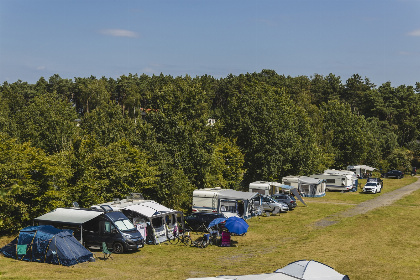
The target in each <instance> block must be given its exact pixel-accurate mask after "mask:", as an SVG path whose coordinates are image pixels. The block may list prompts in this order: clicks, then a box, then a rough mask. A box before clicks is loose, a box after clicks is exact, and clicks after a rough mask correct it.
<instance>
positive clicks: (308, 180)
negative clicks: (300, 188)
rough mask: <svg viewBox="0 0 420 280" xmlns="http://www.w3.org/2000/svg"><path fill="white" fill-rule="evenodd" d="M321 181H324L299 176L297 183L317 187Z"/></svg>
mask: <svg viewBox="0 0 420 280" xmlns="http://www.w3.org/2000/svg"><path fill="white" fill-rule="evenodd" d="M322 181H324V179H315V178H311V177H306V176H300V177H299V182H300V183H303V184H308V185H318V184H319V183H321V182H322Z"/></svg>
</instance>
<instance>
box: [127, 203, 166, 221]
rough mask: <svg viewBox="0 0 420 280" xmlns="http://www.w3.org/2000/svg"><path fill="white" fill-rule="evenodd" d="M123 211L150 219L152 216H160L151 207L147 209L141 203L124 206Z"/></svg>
mask: <svg viewBox="0 0 420 280" xmlns="http://www.w3.org/2000/svg"><path fill="white" fill-rule="evenodd" d="M123 209H124V210H130V211H133V212H136V213H138V214H141V215H143V216H146V217H149V218H151V217H153V216H156V215H160V212H159V211H157V210H156V209H153V208H151V207H148V206H146V205H144V204H143V203H142V204H133V205H130V206H126V207H124V208H123Z"/></svg>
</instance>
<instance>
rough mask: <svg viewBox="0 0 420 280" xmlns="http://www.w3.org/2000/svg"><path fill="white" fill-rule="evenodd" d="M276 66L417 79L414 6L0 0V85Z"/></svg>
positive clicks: (329, 1)
mask: <svg viewBox="0 0 420 280" xmlns="http://www.w3.org/2000/svg"><path fill="white" fill-rule="evenodd" d="M262 69H271V70H275V71H276V72H277V73H278V74H284V75H286V76H289V75H290V76H292V77H296V76H301V75H304V76H308V77H311V76H313V75H314V74H320V75H324V76H326V75H328V74H329V73H332V74H334V75H336V76H340V77H341V80H342V82H343V83H345V81H346V80H347V79H348V78H349V77H351V76H352V75H353V74H359V75H360V76H362V77H363V78H364V77H367V78H369V79H370V80H371V81H372V82H373V83H375V84H376V85H381V84H383V83H385V82H387V81H390V82H391V84H392V85H393V86H395V87H396V86H399V85H402V84H405V85H412V86H414V85H415V83H416V82H420V0H361V1H359V0H352V1H350V0H207V1H200V0H188V1H187V0H185V1H181V0H180V1H177V0H170V1H159V0H155V1H152V0H150V1H142V0H83V1H79V0H71V1H70V0H0V83H3V82H4V81H7V82H9V83H12V82H16V81H17V80H19V79H20V80H22V81H26V82H29V83H35V82H36V81H37V80H39V78H40V77H44V78H46V79H47V80H48V78H49V77H50V76H52V75H54V74H58V75H60V76H61V77H62V78H69V79H73V78H74V77H90V76H91V75H93V76H96V77H98V78H100V77H102V76H105V77H107V78H118V77H120V76H121V75H128V74H129V73H131V74H136V73H137V74H139V75H141V74H143V73H144V74H147V75H153V74H156V75H159V74H160V73H163V74H164V75H172V76H185V75H190V76H193V77H195V76H201V75H205V74H207V75H211V76H213V77H215V78H222V77H226V76H227V75H229V74H234V75H238V74H241V73H252V72H260V71H261V70H262Z"/></svg>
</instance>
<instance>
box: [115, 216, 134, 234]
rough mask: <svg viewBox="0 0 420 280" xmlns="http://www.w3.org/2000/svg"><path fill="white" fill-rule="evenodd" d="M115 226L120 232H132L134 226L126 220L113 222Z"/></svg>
mask: <svg viewBox="0 0 420 280" xmlns="http://www.w3.org/2000/svg"><path fill="white" fill-rule="evenodd" d="M115 225H116V226H117V227H118V229H119V230H121V231H127V230H134V229H135V227H134V225H133V224H132V223H131V222H130V221H129V220H128V219H124V220H118V221H115Z"/></svg>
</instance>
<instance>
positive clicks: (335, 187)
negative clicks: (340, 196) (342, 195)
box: [309, 174, 357, 191]
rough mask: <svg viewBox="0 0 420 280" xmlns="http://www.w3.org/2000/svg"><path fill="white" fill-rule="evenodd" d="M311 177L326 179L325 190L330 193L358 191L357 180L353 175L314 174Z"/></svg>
mask: <svg viewBox="0 0 420 280" xmlns="http://www.w3.org/2000/svg"><path fill="white" fill-rule="evenodd" d="M309 177H311V178H315V179H324V180H325V182H326V186H325V188H326V190H328V191H351V190H357V179H354V178H353V175H330V174H313V175H310V176H309Z"/></svg>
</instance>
